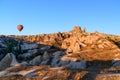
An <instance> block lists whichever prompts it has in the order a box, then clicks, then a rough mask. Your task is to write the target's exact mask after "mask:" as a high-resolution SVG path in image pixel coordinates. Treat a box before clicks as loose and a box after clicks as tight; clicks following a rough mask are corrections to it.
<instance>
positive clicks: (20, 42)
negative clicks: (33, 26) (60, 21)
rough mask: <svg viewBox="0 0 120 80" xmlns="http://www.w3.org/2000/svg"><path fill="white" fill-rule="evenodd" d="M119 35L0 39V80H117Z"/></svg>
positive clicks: (75, 32) (63, 34)
mask: <svg viewBox="0 0 120 80" xmlns="http://www.w3.org/2000/svg"><path fill="white" fill-rule="evenodd" d="M119 47H120V36H116V35H108V34H103V33H100V32H94V33H90V32H87V30H86V28H84V29H82V28H81V27H80V26H75V27H74V28H73V30H70V31H68V32H58V33H52V34H39V35H29V36H16V35H11V36H4V35H1V36H0V80H5V79H9V80H10V79H14V80H16V79H19V80H23V79H25V80H31V79H36V80H59V79H60V80H87V79H90V80H103V79H104V80H114V79H115V80H117V79H118V80H119V75H120V74H119V70H120V68H119V67H120V65H119V63H120V49H119Z"/></svg>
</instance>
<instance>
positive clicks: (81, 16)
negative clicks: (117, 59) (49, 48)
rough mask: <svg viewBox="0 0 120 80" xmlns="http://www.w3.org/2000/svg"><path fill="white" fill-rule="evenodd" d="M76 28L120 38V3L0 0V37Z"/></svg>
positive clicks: (104, 0) (102, 0) (103, 0)
mask: <svg viewBox="0 0 120 80" xmlns="http://www.w3.org/2000/svg"><path fill="white" fill-rule="evenodd" d="M18 24H23V25H24V30H23V31H22V32H18V31H17V29H16V26H17V25H18ZM76 25H79V26H81V27H82V28H84V26H86V28H87V31H89V32H94V31H96V30H97V31H100V32H103V33H108V34H118V35H120V0H0V34H5V35H8V34H9V35H35V34H42V33H54V32H58V31H60V32H64V31H69V30H71V29H72V28H73V26H76Z"/></svg>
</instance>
